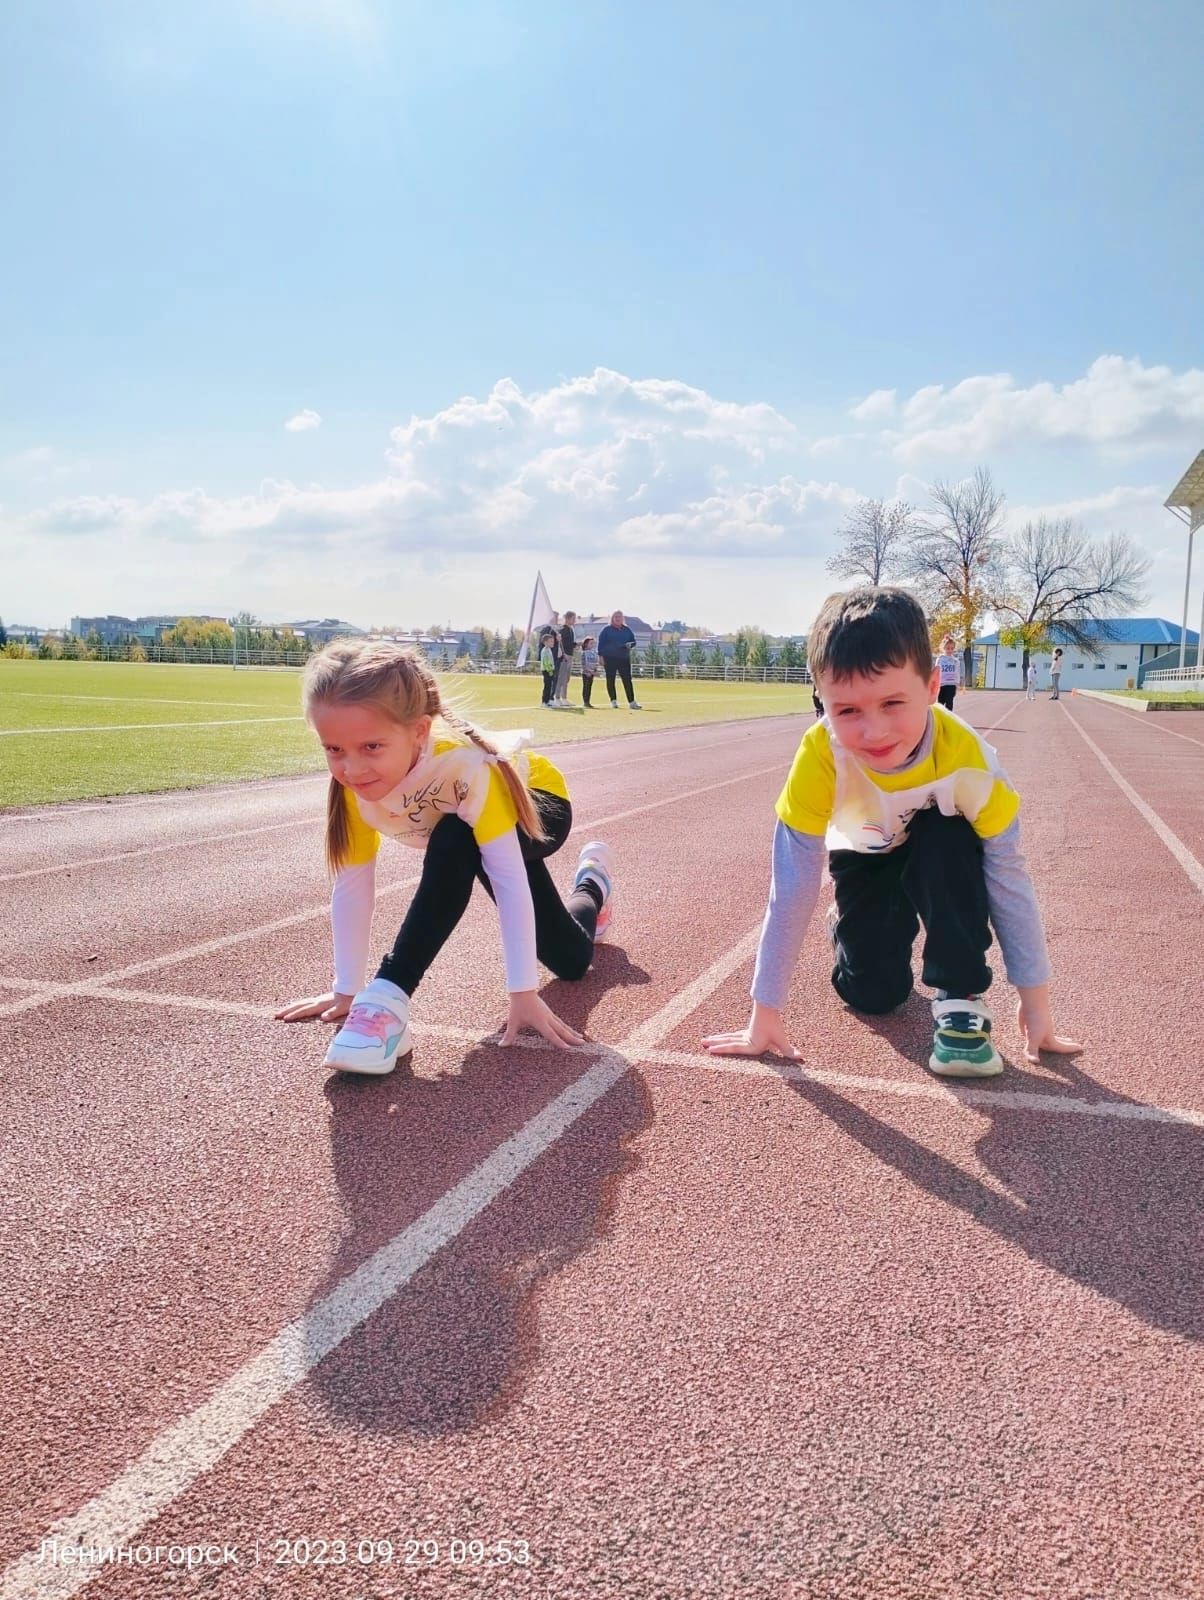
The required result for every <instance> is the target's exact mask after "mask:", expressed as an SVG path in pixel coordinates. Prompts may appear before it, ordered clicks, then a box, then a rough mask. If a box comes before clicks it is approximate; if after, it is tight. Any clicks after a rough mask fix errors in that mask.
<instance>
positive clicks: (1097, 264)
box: [0, 0, 1204, 629]
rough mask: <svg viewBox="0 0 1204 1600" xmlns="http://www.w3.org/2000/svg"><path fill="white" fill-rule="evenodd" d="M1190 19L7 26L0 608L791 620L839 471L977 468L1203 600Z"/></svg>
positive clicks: (226, 18) (857, 12) (344, 8)
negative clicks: (2, 574)
mask: <svg viewBox="0 0 1204 1600" xmlns="http://www.w3.org/2000/svg"><path fill="white" fill-rule="evenodd" d="M1202 33H1204V24H1202V23H1201V20H1200V17H1199V12H1198V8H1197V7H1196V6H1194V5H1190V4H1188V3H1186V0H1183V3H1176V0H1169V3H1165V4H1160V5H1159V6H1157V7H1154V8H1136V9H1135V8H1132V7H1129V6H1121V5H1119V4H1113V3H1110V0H1105V3H1096V4H1094V5H1090V6H1089V5H1086V4H1080V3H1077V0H1071V3H1059V4H1058V5H1057V6H1054V7H1048V6H1038V5H1036V4H1030V3H1028V0H1022V3H1018V4H1017V3H1009V4H1006V5H1005V4H989V5H983V4H975V3H972V0H971V3H964V4H958V5H952V4H939V3H937V4H928V5H925V6H924V7H921V8H916V7H903V6H894V5H888V4H868V3H864V0H855V3H853V4H845V5H843V6H841V7H835V6H823V7H820V6H814V5H806V4H791V5H787V4H776V3H775V4H765V3H761V4H754V5H752V6H750V7H749V8H747V14H743V13H742V12H739V11H738V10H737V8H735V7H731V6H728V5H724V6H711V5H707V4H703V3H698V0H695V3H692V4H688V5H686V4H676V3H666V4H646V3H645V4H635V3H632V4H597V3H588V0H586V3H579V0H577V3H574V4H572V5H569V4H551V3H546V4H518V3H506V0H499V3H494V4H480V3H468V4H458V3H454V0H449V3H447V4H442V5H432V4H401V3H395V4H387V5H386V4H375V3H372V0H329V3H328V0H239V3H237V4H233V3H232V4H225V3H221V0H209V3H205V0H200V3H198V5H197V6H196V7H194V8H190V9H186V8H184V7H178V6H162V5H150V4H144V3H141V0H108V3H106V4H104V5H96V4H95V3H94V0H90V3H88V4H63V3H55V0H48V3H47V4H46V5H44V6H39V7H16V6H11V7H8V8H6V9H5V11H4V13H3V15H0V108H2V109H0V160H2V161H3V172H4V192H5V207H4V209H5V217H6V224H7V226H6V229H5V232H6V235H7V239H8V243H7V245H6V248H5V249H4V251H3V252H0V307H2V308H3V309H0V319H2V325H0V334H2V337H0V374H2V388H0V392H2V393H3V396H4V402H3V407H2V410H0V506H2V508H3V511H2V513H0V514H2V515H3V518H4V522H5V525H6V532H5V542H6V543H8V544H9V547H10V560H9V561H7V562H6V565H7V566H8V568H9V571H8V575H7V577H6V578H5V579H4V580H3V583H2V586H0V612H2V613H3V615H4V616H5V617H6V618H8V619H9V620H14V619H16V620H21V621H32V622H43V623H49V622H57V621H61V620H62V619H64V618H65V617H66V616H67V615H68V614H70V613H71V612H75V611H106V610H117V611H125V612H134V611H139V610H148V609H156V610H157V609H164V610H170V609H176V608H178V607H186V606H187V607H197V608H201V607H204V608H212V609H214V610H217V611H223V610H232V609H234V608H236V607H241V606H243V605H249V606H250V607H251V608H252V609H254V610H256V611H258V612H259V613H260V614H262V615H265V616H271V617H279V618H283V617H287V616H290V615H293V616H296V615H303V614H312V613H314V612H329V611H330V610H331V609H335V608H337V609H338V610H339V611H340V613H341V614H344V615H348V616H350V617H351V618H352V619H353V620H356V621H360V622H369V621H389V620H393V621H413V622H429V621H433V620H436V619H439V618H443V619H445V620H446V619H448V618H450V619H451V620H453V621H458V622H462V623H469V622H473V621H477V620H484V621H487V622H490V623H492V624H496V623H498V622H502V621H508V620H510V619H511V618H517V617H519V615H520V614H521V612H522V610H523V607H524V600H525V594H526V592H527V591H528V590H529V574H531V573H533V571H534V568H535V566H536V565H541V566H542V567H543V570H544V572H545V576H547V577H548V579H549V585H550V587H551V589H552V593H553V600H554V602H555V603H557V604H561V605H571V604H575V605H576V606H577V609H579V610H583V609H587V608H589V607H591V606H594V605H597V607H598V608H599V609H603V610H609V609H610V608H611V606H612V604H625V605H626V606H627V608H628V609H629V610H632V611H639V612H641V613H642V614H644V615H646V616H650V617H652V618H653V620H655V619H656V618H658V617H662V616H672V615H682V614H685V615H687V616H688V618H689V619H690V620H694V621H697V622H700V623H705V624H710V625H711V626H713V627H716V628H719V627H726V626H732V625H735V624H736V623H738V622H740V621H751V620H758V621H762V622H764V623H766V624H767V625H769V626H771V627H775V628H787V627H791V628H794V629H802V628H804V627H805V626H806V625H807V623H808V622H809V620H810V616H811V614H812V613H813V611H814V609H815V606H816V604H817V603H818V600H819V599H820V598H821V597H822V594H823V593H824V592H825V588H826V579H825V577H824V573H823V562H824V559H825V558H826V557H827V555H829V554H830V553H831V549H832V533H833V531H834V529H835V528H836V526H838V524H839V521H840V518H841V515H842V514H843V511H844V509H846V508H847V505H848V504H849V503H850V502H851V500H852V499H853V498H855V496H856V495H857V494H859V493H871V494H884V495H891V494H894V493H897V492H903V493H905V494H907V495H908V496H909V497H910V498H912V499H914V500H916V501H919V502H921V503H922V501H923V497H924V485H925V483H927V482H929V481H931V480H932V479H933V478H934V477H955V476H960V475H961V474H962V473H964V472H968V471H970V470H972V469H973V468H974V467H975V466H977V465H978V464H979V463H980V462H985V463H986V464H987V465H989V466H991V468H992V470H993V471H994V473H995V476H996V479H997V481H998V482H999V483H1000V484H1001V486H1002V487H1003V488H1004V489H1005V490H1006V491H1007V493H1008V496H1009V502H1010V504H1011V505H1012V507H1013V514H1014V515H1016V516H1021V517H1022V516H1023V515H1027V514H1030V513H1033V512H1035V511H1039V510H1044V509H1052V510H1059V511H1065V512H1068V513H1069V514H1073V515H1076V516H1080V517H1081V518H1082V519H1083V520H1084V522H1085V523H1086V525H1087V526H1088V527H1089V528H1091V529H1092V530H1093V531H1099V532H1105V531H1111V530H1112V529H1114V528H1119V529H1121V530H1122V531H1129V532H1131V533H1133V534H1134V535H1135V536H1136V537H1139V538H1140V539H1142V541H1143V542H1144V543H1145V544H1146V545H1147V547H1148V549H1149V553H1150V554H1151V557H1152V558H1153V559H1154V562H1155V568H1154V572H1153V575H1152V593H1151V601H1150V609H1152V610H1156V611H1161V612H1165V613H1166V614H1168V615H1171V616H1177V615H1178V611H1177V606H1178V603H1179V602H1178V600H1177V599H1176V594H1177V590H1178V588H1180V587H1181V583H1182V543H1183V541H1182V536H1181V535H1180V533H1179V531H1178V529H1177V526H1176V524H1175V523H1174V522H1173V521H1172V519H1171V518H1170V517H1169V514H1168V513H1166V512H1165V511H1162V510H1161V506H1160V502H1161V499H1162V498H1163V497H1164V496H1165V494H1166V492H1167V491H1168V490H1169V489H1170V487H1171V486H1172V484H1173V483H1174V482H1175V480H1176V479H1177V477H1178V476H1179V474H1180V472H1181V471H1182V470H1183V468H1184V467H1185V466H1186V465H1187V463H1188V461H1189V460H1190V459H1191V457H1192V456H1193V455H1194V454H1195V452H1196V450H1197V449H1199V448H1201V447H1202V446H1204V372H1201V370H1200V368H1201V366H1202V365H1204V362H1202V359H1201V358H1202V352H1201V330H1202V328H1204V318H1202V317H1201V314H1200V313H1201V305H1202V303H1204V302H1202V296H1201V288H1202V283H1201V278H1202V275H1204V269H1202V266H1201V263H1202V262H1204V248H1202V246H1204V237H1202V233H1204V225H1202V223H1201V204H1200V202H1201V179H1200V173H1201V171H1202V170H1204V166H1202V163H1201V155H1202V153H1204V150H1202V144H1204V141H1202V139H1201V135H1200V132H1199V128H1200V117H1199V91H1198V79H1197V72H1196V67H1195V63H1196V62H1197V60H1198V53H1199V46H1200V43H1201V34H1202ZM599 372H602V373H603V374H607V375H608V376H605V377H603V378H600V379H599V378H597V377H595V374H597V373H599ZM499 385H500V386H501V388H500V389H499ZM871 395H876V396H877V399H875V400H874V401H872V402H870V403H869V404H868V405H866V404H865V402H866V400H867V397H869V396H871ZM491 396H492V397H493V399H492V400H491ZM466 397H471V398H472V399H474V400H475V401H476V402H477V404H476V406H475V407H474V406H460V405H459V404H458V403H459V402H461V401H462V400H464V399H465V398H466ZM516 397H517V398H516ZM307 413H308V414H309V418H308V420H310V421H311V422H312V423H313V425H311V426H308V427H303V426H295V427H294V429H292V430H290V429H289V428H288V427H287V426H286V424H287V423H288V422H289V421H290V420H292V419H296V418H298V417H302V418H305V417H306V414H307ZM314 419H317V420H316V421H315V420H314ZM511 595H513V599H511V598H510V597H511ZM1195 609H1196V605H1195V604H1193V610H1195Z"/></svg>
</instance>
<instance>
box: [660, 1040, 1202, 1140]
mask: <svg viewBox="0 0 1204 1600" xmlns="http://www.w3.org/2000/svg"><path fill="white" fill-rule="evenodd" d="M640 1059H641V1060H642V1061H647V1062H650V1063H651V1064H653V1065H655V1066H663V1067H688V1068H690V1069H691V1070H695V1071H699V1070H704V1069H705V1070H706V1071H707V1072H731V1073H736V1074H737V1075H745V1076H751V1077H755V1078H781V1079H783V1080H784V1081H785V1082H787V1083H819V1084H825V1085H830V1086H831V1087H832V1088H837V1089H854V1090H857V1091H859V1092H861V1093H865V1094H889V1095H896V1096H899V1097H900V1098H902V1099H906V1100H940V1101H945V1102H946V1103H948V1102H950V1101H952V1102H954V1103H956V1104H958V1105H966V1106H974V1107H978V1106H982V1107H985V1108H987V1109H990V1108H991V1107H992V1106H1001V1107H1003V1108H1004V1109H1005V1110H1008V1111H1041V1112H1045V1111H1048V1112H1052V1113H1053V1114H1054V1115H1057V1116H1077V1117H1104V1118H1107V1119H1111V1120H1117V1121H1122V1122H1155V1123H1173V1124H1176V1125H1181V1126H1182V1125H1185V1126H1188V1127H1193V1128H1204V1111H1188V1110H1186V1109H1184V1108H1182V1107H1177V1106H1152V1105H1137V1104H1133V1103H1131V1102H1129V1101H1127V1100H1079V1099H1076V1098H1075V1097H1073V1096H1071V1095H1057V1094H1032V1093H1030V1092H1029V1091H1028V1090H1024V1089H973V1088H971V1087H969V1085H965V1086H963V1085H961V1084H957V1085H954V1084H945V1083H937V1082H935V1081H931V1082H930V1081H926V1080H921V1081H920V1082H911V1081H909V1080H907V1079H899V1078H875V1077H870V1076H868V1075H865V1074H862V1073H859V1072H835V1071H830V1070H828V1069H827V1068H822V1067H802V1066H799V1065H798V1063H797V1062H793V1061H782V1062H779V1063H776V1064H770V1063H768V1062H764V1061H752V1060H747V1059H740V1058H739V1057H736V1056H712V1055H707V1054H705V1053H701V1052H700V1053H697V1054H695V1053H694V1052H691V1051H688V1050H646V1051H644V1052H642V1054H641V1055H640Z"/></svg>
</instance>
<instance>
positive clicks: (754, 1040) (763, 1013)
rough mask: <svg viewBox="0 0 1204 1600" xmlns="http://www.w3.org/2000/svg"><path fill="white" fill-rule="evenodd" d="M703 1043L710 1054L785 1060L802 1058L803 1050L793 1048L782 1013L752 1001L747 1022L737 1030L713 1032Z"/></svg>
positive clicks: (799, 1059)
mask: <svg viewBox="0 0 1204 1600" xmlns="http://www.w3.org/2000/svg"><path fill="white" fill-rule="evenodd" d="M702 1047H703V1049H704V1050H706V1051H708V1052H709V1053H710V1054H711V1055H713V1056H762V1055H775V1056H785V1057H786V1059H787V1060H788V1061H801V1060H802V1059H803V1052H802V1051H801V1050H796V1049H795V1048H794V1046H793V1045H792V1044H791V1042H790V1040H789V1038H788V1037H787V1035H786V1025H785V1023H784V1022H783V1021H782V1013H781V1012H780V1011H775V1010H774V1009H773V1007H772V1006H761V1005H757V1004H755V1003H754V1005H753V1009H752V1016H751V1017H750V1018H749V1019H748V1026H747V1027H746V1028H741V1030H740V1032H739V1033H712V1034H708V1036H707V1037H706V1038H705V1039H704V1040H703V1041H702Z"/></svg>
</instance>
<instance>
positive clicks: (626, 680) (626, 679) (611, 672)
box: [602, 656, 635, 705]
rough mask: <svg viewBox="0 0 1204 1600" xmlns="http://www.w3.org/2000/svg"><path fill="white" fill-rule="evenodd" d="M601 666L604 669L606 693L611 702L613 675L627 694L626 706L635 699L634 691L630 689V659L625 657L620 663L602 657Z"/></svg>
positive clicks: (613, 688) (612, 696)
mask: <svg viewBox="0 0 1204 1600" xmlns="http://www.w3.org/2000/svg"><path fill="white" fill-rule="evenodd" d="M602 665H603V666H604V667H605V669H606V693H607V694H608V696H609V697H610V698H611V699H612V700H613V699H614V698H615V674H616V673H618V675H619V677H620V678H621V679H622V680H623V688H624V690H625V691H626V694H627V704H628V705H631V703H632V702H633V701H634V699H635V690H634V689H633V688H632V687H631V657H630V656H625V657H624V658H623V660H622V661H614V660H612V659H611V658H610V657H609V656H603V657H602Z"/></svg>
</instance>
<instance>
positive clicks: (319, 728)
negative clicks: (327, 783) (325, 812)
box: [310, 704, 431, 800]
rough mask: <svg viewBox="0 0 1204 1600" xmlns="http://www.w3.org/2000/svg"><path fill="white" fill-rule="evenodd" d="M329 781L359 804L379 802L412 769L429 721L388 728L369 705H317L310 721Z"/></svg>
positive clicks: (394, 724) (389, 720)
mask: <svg viewBox="0 0 1204 1600" xmlns="http://www.w3.org/2000/svg"><path fill="white" fill-rule="evenodd" d="M310 721H311V722H312V724H313V729H314V732H315V733H316V734H317V736H318V738H319V739H320V740H321V741H322V749H323V750H324V751H325V753H326V765H327V766H328V767H329V768H330V772H331V776H332V777H334V778H336V779H337V780H338V782H339V783H341V784H342V785H343V787H344V788H345V789H354V790H355V792H356V794H358V795H362V796H363V798H364V799H365V800H381V799H383V798H384V796H385V795H387V794H389V793H390V792H391V791H392V790H393V789H396V787H397V785H398V784H399V783H401V782H402V780H403V779H404V778H405V776H406V774H407V773H408V772H409V771H410V770H411V769H412V768H413V767H414V766H415V764H416V763H417V761H418V758H419V756H420V755H421V754H422V751H423V748H424V746H425V745H426V741H427V738H428V737H429V735H430V731H431V719H430V717H419V718H418V719H417V721H415V722H394V720H393V718H392V717H387V716H386V715H385V713H384V712H383V711H381V710H379V709H378V708H377V707H376V706H373V705H363V704H361V705H319V706H315V708H314V710H313V713H312V715H311V717H310Z"/></svg>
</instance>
